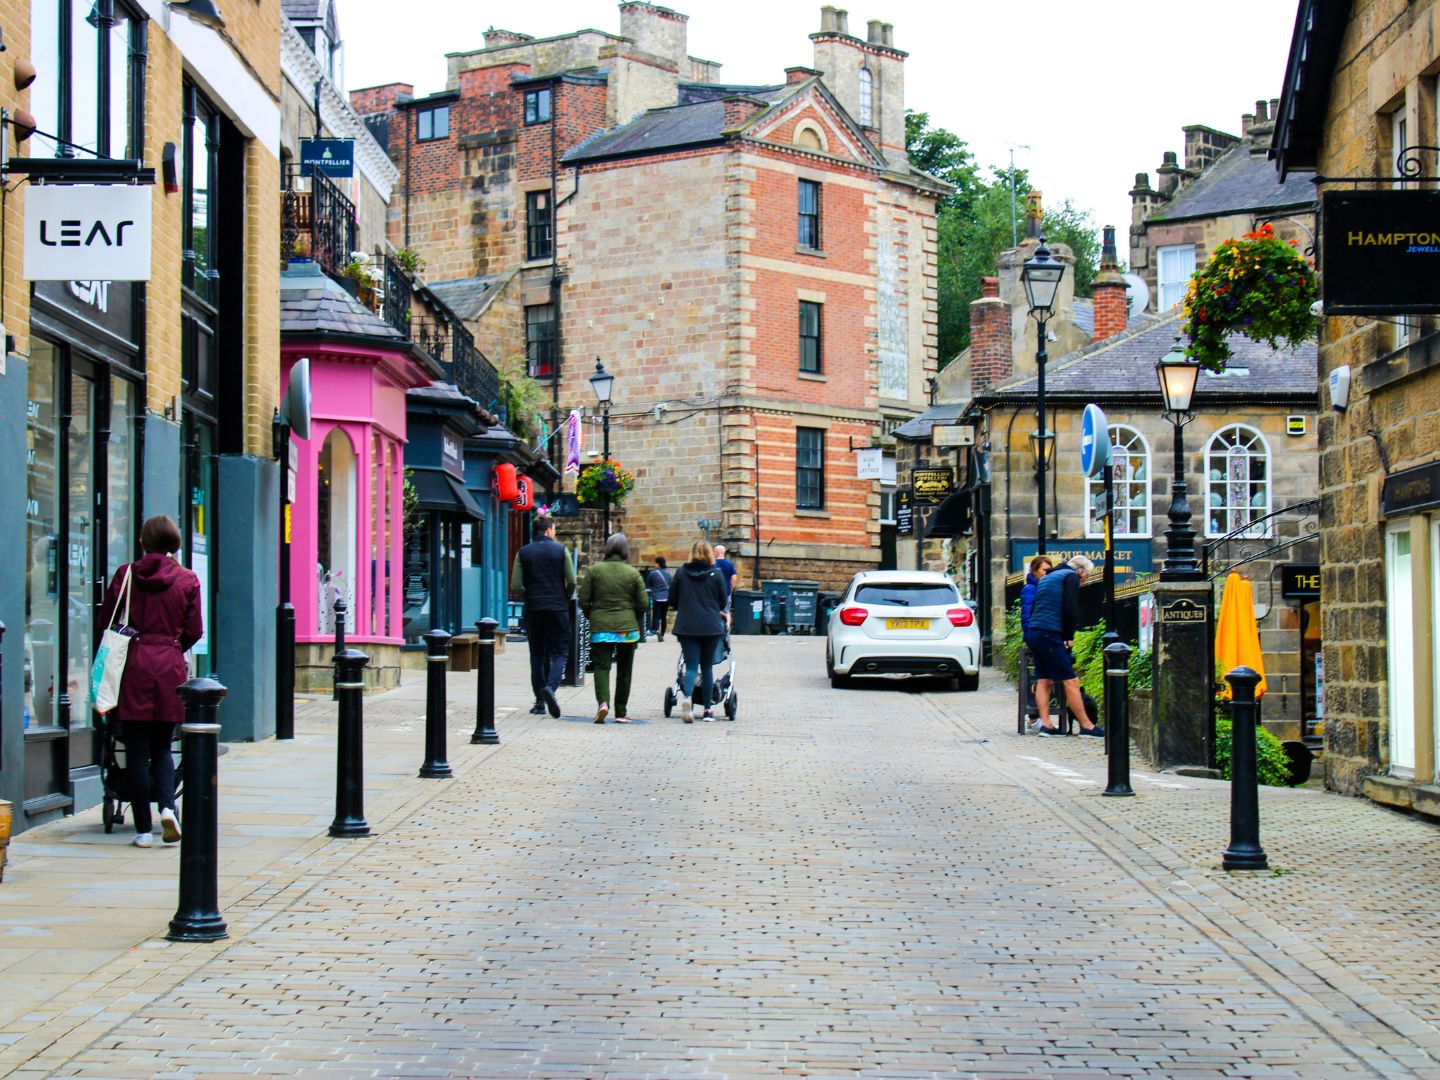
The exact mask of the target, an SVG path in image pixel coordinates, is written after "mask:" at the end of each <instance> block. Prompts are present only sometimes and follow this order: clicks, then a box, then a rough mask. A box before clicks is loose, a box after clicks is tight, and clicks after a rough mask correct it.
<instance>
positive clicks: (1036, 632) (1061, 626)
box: [1029, 555, 1105, 738]
mask: <svg viewBox="0 0 1440 1080" xmlns="http://www.w3.org/2000/svg"><path fill="white" fill-rule="evenodd" d="M1094 569H1095V564H1094V563H1092V562H1091V561H1090V560H1089V559H1087V558H1086V557H1085V556H1084V555H1076V556H1075V557H1074V558H1073V559H1071V560H1070V561H1069V562H1068V563H1065V564H1063V565H1061V566H1058V567H1056V568H1055V569H1054V570H1051V571H1050V572H1049V573H1048V574H1046V575H1045V576H1044V577H1043V578H1041V579H1040V583H1039V584H1038V585H1036V586H1035V600H1034V602H1033V603H1032V604H1031V605H1030V636H1029V645H1030V648H1031V650H1032V651H1033V652H1034V654H1035V676H1036V678H1035V700H1036V701H1046V702H1048V701H1049V700H1050V687H1051V685H1052V684H1053V683H1057V682H1058V683H1059V684H1060V685H1061V686H1062V687H1063V688H1064V692H1065V700H1066V702H1067V703H1068V704H1069V706H1070V713H1071V715H1073V716H1074V717H1075V719H1076V720H1078V721H1079V722H1080V734H1081V735H1093V736H1095V737H1097V738H1100V737H1103V736H1104V735H1105V732H1104V730H1103V729H1102V728H1100V727H1098V726H1097V725H1095V724H1094V723H1092V722H1091V720H1090V717H1089V714H1088V712H1087V711H1086V708H1085V699H1084V698H1083V697H1082V696H1081V694H1080V676H1079V675H1077V674H1076V673H1075V662H1074V661H1073V660H1072V659H1071V656H1070V648H1071V646H1072V645H1073V644H1074V639H1075V631H1076V630H1078V629H1079V628H1080V586H1082V585H1084V584H1085V579H1086V578H1087V577H1088V576H1089V575H1090V573H1091V572H1092V571H1093V570H1094ZM1045 719H1046V720H1048V719H1049V717H1048V716H1047V717H1045ZM1061 734H1063V732H1061V731H1060V730H1059V729H1058V728H1052V727H1050V726H1049V725H1048V724H1042V726H1041V728H1040V735H1041V737H1042V738H1043V737H1045V736H1047V735H1048V736H1054V735H1061Z"/></svg>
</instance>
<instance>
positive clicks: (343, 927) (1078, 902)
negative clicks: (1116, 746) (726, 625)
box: [0, 637, 1440, 1078]
mask: <svg viewBox="0 0 1440 1080" xmlns="http://www.w3.org/2000/svg"><path fill="white" fill-rule="evenodd" d="M823 649H824V641H823V639H821V638H763V639H762V638H743V637H742V638H737V639H736V642H735V652H736V660H737V674H736V685H737V687H738V688H739V691H740V707H739V717H738V720H737V721H736V722H735V723H727V722H724V721H723V720H722V721H720V722H717V723H714V724H700V723H697V724H694V725H692V726H686V725H683V724H681V723H680V722H679V720H678V718H677V719H671V720H666V719H663V718H662V717H661V712H660V702H661V697H662V693H663V689H664V687H665V686H666V685H667V683H668V682H669V680H670V679H671V678H672V677H673V671H674V663H675V656H676V652H677V650H676V648H675V647H674V645H673V643H671V642H668V641H667V642H666V643H664V644H656V643H653V642H652V643H650V644H647V645H646V646H644V647H643V648H642V649H641V650H640V654H639V660H638V663H637V679H636V682H637V685H636V689H635V693H634V698H633V702H632V707H631V715H632V716H633V717H635V721H634V722H633V723H631V724H630V725H628V726H619V725H615V724H610V725H607V726H605V727H604V728H600V727H597V726H595V725H594V724H593V723H592V722H591V720H592V717H593V693H592V691H591V688H590V687H589V685H588V684H587V685H586V686H585V687H583V688H573V689H566V690H563V691H562V692H561V695H560V697H561V701H562V704H563V705H564V706H565V715H564V716H563V717H562V718H561V719H560V720H554V719H551V718H550V717H548V716H542V717H532V716H529V715H527V714H526V713H525V709H526V708H527V707H528V705H529V700H528V696H527V694H526V692H525V674H524V664H525V652H524V646H523V645H519V646H518V647H517V645H515V644H512V645H511V647H510V648H509V649H507V650H506V652H505V654H504V655H503V656H502V657H500V659H499V669H500V670H499V672H498V674H497V682H498V683H499V684H500V689H499V691H498V701H499V704H500V707H501V708H500V710H499V728H500V732H501V738H502V740H503V742H502V745H500V746H499V747H485V746H470V745H469V743H468V735H469V732H470V730H471V729H472V728H473V726H474V713H473V703H472V702H473V697H472V695H473V685H474V683H473V677H472V676H466V675H461V674H452V675H451V676H450V702H449V707H450V717H451V722H450V729H451V734H450V740H451V741H450V760H451V763H452V764H453V765H454V767H455V772H456V778H455V779H453V780H448V781H435V780H420V779H416V778H414V770H415V766H417V765H418V764H419V761H420V756H421V755H420V747H421V742H420V736H421V734H422V727H423V725H422V724H421V723H420V720H419V718H420V717H421V716H422V715H423V679H422V678H421V677H420V675H419V673H409V674H408V675H407V682H406V685H405V687H403V688H402V689H401V690H400V691H397V692H393V693H391V694H387V695H379V696H376V697H373V698H371V699H369V700H367V702H366V708H367V716H366V719H367V747H366V753H367V762H366V764H367V799H368V800H369V801H368V802H367V810H368V811H369V817H370V823H371V826H372V827H373V828H374V830H375V835H374V836H372V837H370V838H366V839H356V840H330V839H328V838H327V837H325V835H324V833H325V825H326V824H328V821H329V817H330V809H331V803H330V801H329V800H330V799H331V798H333V790H334V789H333V783H334V780H333V765H332V764H330V763H331V762H333V753H334V750H333V745H334V744H333V732H334V722H333V717H334V706H333V704H332V703H331V702H330V701H329V700H328V699H316V700H313V701H310V702H307V703H305V704H304V705H303V706H302V707H301V709H300V716H299V719H300V737H299V738H298V739H297V740H296V741H295V742H294V743H293V744H276V743H273V742H271V743H264V744H254V745H248V746H238V747H234V748H232V750H231V752H230V753H227V754H226V755H225V756H224V757H222V759H221V779H220V788H221V823H222V835H221V848H222V851H221V854H222V858H223V859H224V860H225V862H224V865H223V866H222V895H221V906H222V910H223V911H224V913H225V915H226V917H227V919H228V920H229V921H230V930H231V937H230V939H229V940H227V941H223V942H219V943H216V944H211V945H178V944H171V943H168V942H165V941H164V940H163V938H162V936H161V935H162V934H163V932H164V927H165V923H166V921H167V920H168V918H169V916H170V915H171V913H172V912H173V910H174V866H175V855H174V852H173V851H168V850H153V851H149V852H136V851H135V850H134V849H132V848H129V847H127V846H124V845H125V842H126V839H127V837H126V836H124V835H121V832H119V831H117V833H116V834H115V835H114V836H108V837H107V836H105V835H104V834H103V833H102V832H101V830H100V826H99V823H98V815H97V814H96V812H94V811H92V812H90V813H89V814H85V815H79V816H77V817H76V818H73V819H67V820H66V821H65V822H62V823H60V824H58V825H55V826H47V827H43V828H39V829H36V830H33V831H32V832H30V833H28V834H26V835H25V836H23V837H20V838H18V839H17V840H16V841H15V843H14V845H13V846H12V849H11V851H12V865H11V867H10V869H9V871H8V872H7V878H6V884H5V887H4V889H3V890H0V954H3V959H0V965H3V968H0V970H3V971H4V972H5V976H6V983H7V985H8V986H10V987H12V988H15V991H16V992H15V993H7V995H6V996H7V997H8V998H9V999H10V1002H9V1004H7V1005H5V1006H4V1012H3V1013H0V1017H3V1023H0V1032H3V1033H4V1034H3V1042H0V1074H6V1075H15V1076H84V1077H214V1078H219V1077H231V1076H304V1075H316V1074H322V1075H327V1076H355V1077H363V1076H385V1077H391V1076H395V1077H398V1076H405V1077H411V1076H415V1077H419V1076H436V1077H439V1076H468V1077H491V1076H534V1077H614V1078H620V1077H669V1076H713V1077H742V1076H746V1077H748V1076H754V1077H762V1076H780V1075H794V1076H836V1075H848V1074H863V1075H869V1076H885V1077H927V1076H947V1077H948V1076H970V1075H975V1076H981V1075H983V1076H1002V1077H1003V1076H1015V1077H1019V1076H1050V1075H1055V1076H1072V1077H1085V1076H1156V1077H1162V1076H1163V1077H1170V1076H1187V1077H1204V1076H1217V1077H1219V1076H1226V1077H1251V1076H1254V1077H1261V1076H1264V1077H1276V1076H1304V1077H1342V1076H1397V1077H1398V1076H1427V1077H1440V1064H1437V1060H1436V1059H1437V1056H1440V970H1437V967H1440V959H1437V958H1440V948H1437V945H1440V941H1437V930H1436V929H1435V924H1434V920H1433V918H1430V917H1429V916H1430V913H1431V906H1432V903H1433V892H1432V891H1431V890H1432V888H1433V882H1434V881H1435V880H1436V878H1437V872H1440V831H1437V830H1436V828H1435V827H1434V826H1432V825H1429V824H1425V823H1423V822H1421V821H1419V820H1413V819H1407V818H1403V817H1399V816H1395V815H1393V814H1391V813H1389V812H1387V811H1385V810H1382V809H1379V808H1377V807H1375V806H1373V805H1371V804H1368V803H1365V802H1363V801H1360V800H1354V799H1346V798H1342V797H1340V796H1336V795H1329V794H1325V793H1323V792H1320V791H1318V790H1307V789H1300V790H1293V791H1291V790H1270V789H1266V790H1263V791H1262V800H1261V812H1262V829H1263V832H1262V838H1263V841H1264V843H1265V846H1266V849H1267V851H1268V852H1269V855H1270V861H1271V866H1272V870H1270V871H1268V872H1264V873H1257V874H1235V875H1227V874H1225V873H1224V872H1222V871H1221V870H1220V868H1219V856H1220V853H1221V851H1222V850H1223V849H1224V847H1225V845H1226V843H1227V841H1228V835H1229V834H1228V798H1229V795H1228V786H1227V785H1225V784H1221V783H1218V782H1214V781H1205V780H1198V779H1188V778H1184V777H1172V776H1157V775H1153V774H1147V773H1145V772H1143V771H1140V770H1138V769H1137V770H1136V773H1135V787H1136V791H1137V797H1136V798H1134V799H1107V798H1103V797H1101V795H1100V792H1101V790H1102V788H1103V787H1104V776H1105V772H1104V770H1105V761H1104V756H1103V745H1102V744H1101V742H1100V741H1099V740H1095V741H1091V740H1084V739H1069V740H1038V739H1034V738H1029V737H1021V736H1017V735H1016V734H1015V728H1014V697H1013V692H1012V691H1011V690H1010V689H1009V688H1008V687H1007V686H1006V685H1005V684H1004V682H1003V680H1002V679H1000V678H999V677H998V676H996V675H995V674H993V673H990V672H987V673H986V675H985V678H984V681H983V682H982V688H981V690H980V691H979V692H978V693H973V694H961V693H956V692H951V691H948V690H945V691H937V690H934V688H930V687H917V688H906V687H902V686H900V685H899V684H896V683H888V682H887V683H882V684H877V685H873V686H866V687H863V688H858V689H853V690H843V691H837V690H832V689H830V687H829V685H828V683H827V681H826V679H825V676H824V665H823ZM82 878H88V879H89V880H85V881H82V880H81V879H82ZM62 911H63V912H64V915H65V916H73V917H72V918H70V919H69V920H68V922H67V921H65V920H63V919H62V920H60V921H59V922H57V923H51V922H47V920H46V918H45V914H46V912H50V913H52V914H53V913H57V912H62ZM82 914H83V916H84V920H88V921H77V920H78V919H79V917H80V916H81V915H82ZM82 946H83V947H82ZM47 956H48V957H50V958H51V959H49V960H47V959H46V957H47ZM54 958H69V962H68V963H60V962H57V961H56V960H55V959H54ZM57 967H60V968H66V969H67V971H66V972H57V971H56V970H55V969H56V968H57Z"/></svg>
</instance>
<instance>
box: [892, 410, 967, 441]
mask: <svg viewBox="0 0 1440 1080" xmlns="http://www.w3.org/2000/svg"><path fill="white" fill-rule="evenodd" d="M968 407H969V402H961V403H959V404H945V405H931V406H930V408H928V409H926V410H925V411H924V412H923V413H921V414H920V415H919V416H917V417H915V418H913V419H911V420H906V421H905V423H903V424H901V425H900V426H899V427H897V428H896V429H895V437H896V438H897V439H904V440H905V441H906V442H929V441H930V429H931V428H933V427H934V426H935V425H936V424H953V423H955V422H956V421H958V420H959V419H960V417H962V416H963V415H965V410H966V409H967V408H968Z"/></svg>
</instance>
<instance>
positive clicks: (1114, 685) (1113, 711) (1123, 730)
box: [1105, 641, 1135, 795]
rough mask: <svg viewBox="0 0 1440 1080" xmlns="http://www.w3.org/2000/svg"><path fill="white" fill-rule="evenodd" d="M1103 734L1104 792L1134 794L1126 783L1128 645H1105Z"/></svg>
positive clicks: (1128, 720)
mask: <svg viewBox="0 0 1440 1080" xmlns="http://www.w3.org/2000/svg"><path fill="white" fill-rule="evenodd" d="M1105 737H1106V738H1107V739H1109V740H1110V777H1109V780H1110V782H1109V785H1108V786H1107V787H1106V788H1105V794H1106V795H1134V794H1135V791H1134V789H1133V788H1132V787H1131V786H1130V646H1128V645H1126V644H1125V643H1124V642H1123V641H1115V642H1112V643H1111V644H1109V645H1106V646H1105Z"/></svg>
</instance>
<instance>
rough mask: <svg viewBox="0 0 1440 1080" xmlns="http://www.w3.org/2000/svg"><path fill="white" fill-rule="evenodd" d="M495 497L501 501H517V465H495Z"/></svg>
mask: <svg viewBox="0 0 1440 1080" xmlns="http://www.w3.org/2000/svg"><path fill="white" fill-rule="evenodd" d="M495 498H496V499H498V500H499V501H500V502H514V501H515V466H514V465H510V464H502V465H496V466H495Z"/></svg>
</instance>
